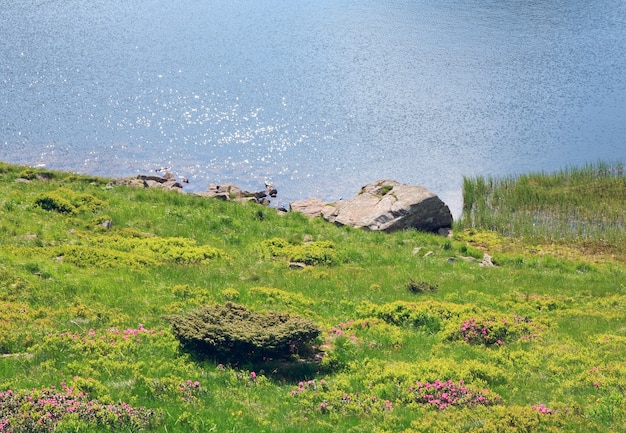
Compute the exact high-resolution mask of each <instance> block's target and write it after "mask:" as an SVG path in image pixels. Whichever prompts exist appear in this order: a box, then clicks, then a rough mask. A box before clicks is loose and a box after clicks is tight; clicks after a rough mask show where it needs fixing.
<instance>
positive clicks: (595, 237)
mask: <svg viewBox="0 0 626 433" xmlns="http://www.w3.org/2000/svg"><path fill="white" fill-rule="evenodd" d="M625 174H626V173H625V172H624V166H623V164H622V163H613V164H608V163H598V164H595V165H591V164H590V165H586V166H584V167H570V168H566V169H562V170H560V171H558V172H556V173H532V174H523V175H519V176H507V177H500V178H496V177H491V176H487V177H485V176H478V177H474V178H467V177H466V178H465V179H464V182H463V215H462V217H461V219H460V220H459V221H458V222H457V228H461V229H462V228H467V229H474V228H482V229H488V230H493V231H496V232H498V233H500V234H502V235H504V236H511V237H522V238H523V239H525V240H526V241H527V242H532V243H557V244H570V245H571V244H576V245H580V246H585V248H587V249H589V250H590V251H605V250H609V251H608V252H611V251H614V252H617V253H619V254H623V253H625V252H626V242H624V230H625V229H626V175H625Z"/></svg>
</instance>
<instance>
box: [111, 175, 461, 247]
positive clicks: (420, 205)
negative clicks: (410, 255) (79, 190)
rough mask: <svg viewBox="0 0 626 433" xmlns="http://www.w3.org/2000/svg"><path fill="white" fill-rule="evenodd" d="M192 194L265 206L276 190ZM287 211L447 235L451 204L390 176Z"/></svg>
mask: <svg viewBox="0 0 626 433" xmlns="http://www.w3.org/2000/svg"><path fill="white" fill-rule="evenodd" d="M186 182H187V180H186V179H183V180H182V182H179V181H178V180H177V179H176V177H175V176H174V175H173V174H172V173H169V172H166V173H165V174H164V175H163V176H159V175H139V176H137V177H136V178H125V179H117V180H115V181H114V182H113V184H115V185H128V186H131V187H136V188H161V189H167V190H174V191H179V192H184V191H183V183H186ZM193 194H194V195H197V196H201V197H207V198H215V199H219V200H224V201H237V202H255V203H257V204H259V205H262V206H269V205H270V203H271V200H270V198H275V197H276V196H277V194H278V191H277V190H276V188H274V187H273V186H272V185H271V184H269V183H266V184H265V189H263V190H259V191H254V192H250V191H246V190H243V189H241V188H239V187H238V186H237V185H235V184H234V183H230V182H228V183H224V184H220V185H217V184H210V185H209V187H208V189H207V191H205V192H200V193H193ZM277 211H278V212H287V209H284V208H278V209H277ZM289 211H291V212H300V213H302V214H304V215H307V216H308V217H311V218H315V217H322V218H324V219H325V220H327V221H329V222H332V223H334V224H336V225H339V226H342V225H347V226H350V227H355V228H362V229H366V230H374V231H383V232H387V233H389V232H393V231H397V230H404V229H409V228H411V229H417V230H421V231H429V232H438V233H440V234H443V235H449V234H450V232H451V227H452V222H453V219H452V213H451V212H450V209H449V207H448V206H447V205H446V204H445V203H444V202H443V201H442V200H441V199H439V197H438V196H437V195H436V194H434V193H432V192H431V191H429V190H428V189H426V188H425V187H423V186H419V185H406V184H402V183H400V182H397V181H395V180H389V179H387V180H378V181H376V182H372V183H369V184H367V185H365V186H364V187H362V188H361V190H360V191H359V193H358V194H357V195H355V196H354V197H353V198H351V199H349V200H339V201H336V202H333V203H326V202H324V201H322V200H320V199H317V198H309V199H304V200H297V201H294V202H291V203H290V204H289Z"/></svg>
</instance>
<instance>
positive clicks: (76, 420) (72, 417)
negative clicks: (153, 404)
mask: <svg viewBox="0 0 626 433" xmlns="http://www.w3.org/2000/svg"><path fill="white" fill-rule="evenodd" d="M158 418H159V417H158V416H157V414H156V412H155V410H154V409H146V408H143V407H137V408H133V407H132V406H130V405H128V404H126V403H123V402H122V403H119V404H105V403H102V402H99V401H98V400H90V399H89V396H88V394H86V393H83V392H79V391H78V390H76V389H75V388H73V387H69V386H67V385H66V384H65V383H62V384H61V389H60V390H59V389H57V388H56V387H54V386H52V387H50V388H41V389H32V390H30V391H28V390H21V391H12V390H7V391H4V392H0V432H11V433H39V432H50V431H55V430H56V429H57V428H58V427H59V425H64V426H65V427H68V426H69V425H72V426H73V427H74V428H78V426H80V427H83V428H85V427H91V428H95V427H98V428H102V429H106V430H118V429H119V430H120V431H131V432H132V431H140V430H143V429H144V428H145V427H149V426H153V425H154V424H156V422H157V421H158Z"/></svg>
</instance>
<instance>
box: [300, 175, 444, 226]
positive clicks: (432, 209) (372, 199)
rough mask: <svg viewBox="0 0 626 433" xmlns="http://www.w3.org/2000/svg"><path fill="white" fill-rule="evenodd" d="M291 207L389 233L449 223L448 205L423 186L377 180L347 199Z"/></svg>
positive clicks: (313, 214) (301, 202)
mask: <svg viewBox="0 0 626 433" xmlns="http://www.w3.org/2000/svg"><path fill="white" fill-rule="evenodd" d="M291 209H292V210H294V211H299V212H302V213H304V214H306V215H309V216H323V217H324V218H325V219H326V220H327V221H330V222H333V223H335V224H337V225H347V226H351V227H355V228H364V229H367V230H377V231H384V232H393V231H397V230H404V229H409V228H412V229H417V230H421V231H429V232H437V231H439V230H440V229H442V228H443V229H447V228H450V227H451V226H452V213H451V212H450V209H449V208H448V206H447V205H446V204H445V203H444V202H443V201H441V199H439V197H437V195H435V194H433V193H432V192H430V191H429V190H428V189H426V188H424V187H423V186H416V185H405V184H402V183H399V182H396V181H394V180H379V181H377V182H373V183H370V184H367V185H365V186H364V187H363V188H362V189H361V192H360V193H359V194H358V195H356V196H355V197H353V198H351V199H350V200H340V201H338V202H335V203H332V204H325V203H323V202H321V200H317V199H309V200H300V201H297V202H293V203H291Z"/></svg>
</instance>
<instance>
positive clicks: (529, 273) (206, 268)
mask: <svg viewBox="0 0 626 433" xmlns="http://www.w3.org/2000/svg"><path fill="white" fill-rule="evenodd" d="M109 182H110V181H109V180H107V179H100V178H94V177H88V176H78V175H73V174H69V173H60V172H52V171H45V170H37V169H31V168H26V167H17V166H12V165H7V164H2V163H0V432H7V431H11V432H13V433H17V432H44V431H45V432H47V431H56V432H97V431H120V432H128V431H132V432H138V431H147V432H149V431H155V432H157V431H158V432H231V433H234V432H296V431H297V432H329V431H337V432H355V433H356V432H372V433H373V432H404V433H418V432H433V433H434V432H508V431H518V432H557V431H567V432H581V433H582V432H585V433H587V432H623V431H626V398H625V397H624V395H625V392H626V361H625V357H624V354H626V276H625V274H624V271H625V269H626V248H625V247H624V245H626V239H625V236H624V219H625V213H626V178H625V177H624V174H623V172H622V170H621V166H619V165H603V164H598V165H597V166H593V167H591V166H590V167H585V168H581V169H568V170H564V171H562V172H560V173H555V174H538V175H526V176H520V177H516V178H506V179H491V178H489V179H484V178H476V179H466V181H465V184H464V200H465V208H464V215H463V217H462V218H461V219H460V220H459V221H458V222H457V223H456V226H455V228H454V229H455V230H454V236H453V237H452V238H444V237H441V236H437V235H434V234H429V233H420V232H417V231H402V232H397V233H392V234H384V233H378V232H367V231H363V230H355V229H351V228H347V227H335V226H334V225H332V224H329V223H327V222H325V221H323V220H322V219H311V220H310V219H308V218H306V217H305V216H303V215H301V214H297V213H288V214H284V215H281V214H278V213H277V212H276V211H275V210H274V209H271V208H265V207H261V206H259V205H255V204H238V203H232V202H223V201H219V200H215V199H206V198H201V197H197V196H193V195H190V194H180V193H177V192H168V191H162V190H157V189H133V188H130V187H127V186H120V185H111V184H110V183H109ZM485 253H486V254H488V255H489V256H491V259H492V261H493V263H494V264H495V266H481V260H482V259H483V255H484V254H485ZM290 262H302V263H306V264H307V265H306V266H304V267H301V266H295V267H294V266H291V265H290ZM228 302H233V303H236V304H239V305H243V306H245V307H246V308H248V309H249V310H251V311H254V312H268V311H276V312H283V313H290V314H293V315H297V316H300V317H303V318H306V319H308V320H311V321H313V322H315V323H316V324H317V325H318V326H319V327H320V328H321V330H322V333H321V334H320V336H319V337H318V338H317V340H316V341H315V348H316V350H318V351H319V356H318V358H317V359H316V360H315V361H314V362H313V361H311V360H310V359H305V358H299V357H298V356H296V355H294V356H293V357H292V358H290V359H288V360H283V361H281V362H264V363H258V362H251V361H248V360H246V359H242V360H240V361H238V362H232V363H221V362H220V361H219V360H216V359H211V358H210V357H206V356H202V354H200V353H193V352H190V351H188V350H185V349H184V348H183V347H182V346H181V344H180V343H179V341H178V340H177V339H176V337H175V335H174V333H173V331H172V326H171V317H173V315H181V314H185V313H187V312H189V311H193V310H194V309H196V308H198V307H200V306H204V305H213V304H225V303H228Z"/></svg>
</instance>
